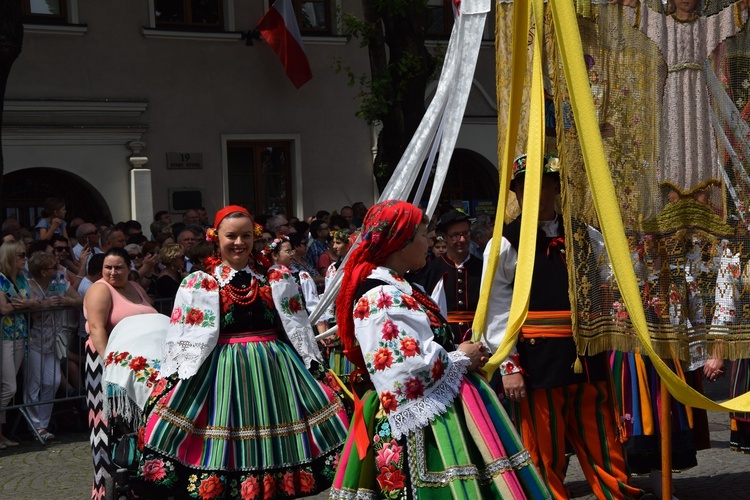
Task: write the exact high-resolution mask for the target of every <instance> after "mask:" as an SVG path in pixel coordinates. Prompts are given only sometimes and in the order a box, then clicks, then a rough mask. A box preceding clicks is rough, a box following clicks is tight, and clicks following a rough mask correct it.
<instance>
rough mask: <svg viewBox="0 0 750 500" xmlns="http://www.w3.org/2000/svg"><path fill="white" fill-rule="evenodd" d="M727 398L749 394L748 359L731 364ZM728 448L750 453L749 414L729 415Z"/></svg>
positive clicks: (749, 373) (749, 360) (749, 368)
mask: <svg viewBox="0 0 750 500" xmlns="http://www.w3.org/2000/svg"><path fill="white" fill-rule="evenodd" d="M729 382H730V386H729V397H730V398H736V397H737V396H742V395H743V394H746V393H748V392H750V359H738V360H737V361H734V362H733V363H732V376H731V379H730V381H729ZM730 419H731V420H730V424H731V431H730V433H729V446H730V447H731V448H732V450H734V451H739V452H742V453H750V413H732V414H730Z"/></svg>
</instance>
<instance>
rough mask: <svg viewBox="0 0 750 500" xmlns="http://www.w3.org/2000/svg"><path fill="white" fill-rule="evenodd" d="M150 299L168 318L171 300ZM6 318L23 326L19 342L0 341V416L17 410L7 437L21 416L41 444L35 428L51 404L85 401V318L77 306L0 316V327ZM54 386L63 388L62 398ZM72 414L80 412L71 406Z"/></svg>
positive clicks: (15, 427) (15, 340) (16, 425)
mask: <svg viewBox="0 0 750 500" xmlns="http://www.w3.org/2000/svg"><path fill="white" fill-rule="evenodd" d="M153 300H154V308H155V309H156V310H157V311H158V312H159V313H161V314H165V315H167V316H170V315H171V314H172V305H173V303H174V299H173V298H156V299H153ZM6 318H7V319H8V321H11V322H13V325H14V326H17V327H18V328H19V329H22V330H23V329H24V328H22V325H23V323H24V322H25V325H26V326H25V332H24V334H22V335H25V337H24V338H20V339H13V340H3V341H2V346H0V388H1V389H0V413H2V412H6V410H18V411H19V416H18V417H17V418H16V420H15V422H14V423H13V426H12V428H11V430H10V431H9V432H8V434H7V435H9V436H10V435H12V434H15V432H16V429H17V427H18V423H19V422H20V419H21V418H24V419H25V420H26V422H27V424H28V426H29V430H30V431H31V432H32V433H33V434H34V436H35V437H36V439H37V440H38V441H39V442H40V443H41V444H43V445H44V444H46V441H45V438H44V435H42V434H40V433H39V428H38V427H37V426H38V425H40V423H44V421H45V420H47V419H48V418H51V417H52V416H54V414H58V413H60V412H59V409H58V411H57V412H56V413H53V405H55V404H58V403H66V402H82V401H84V400H85V399H86V392H85V391H86V389H85V368H86V353H85V349H84V345H85V342H86V338H87V337H88V334H87V333H86V330H85V328H84V326H85V323H86V320H85V318H84V317H83V311H82V308H81V307H49V308H42V309H33V310H26V311H23V312H18V313H11V314H8V315H6V316H0V324H5V321H6ZM3 331H4V330H3ZM58 336H62V337H64V338H65V339H66V340H67V348H62V347H61V340H58V338H57V337H58ZM56 349H57V350H60V351H62V350H66V351H67V352H65V353H64V355H63V353H62V352H60V353H56ZM11 365H12V366H11ZM4 377H5V379H4ZM13 387H15V391H13V390H12V389H13ZM60 387H65V390H64V392H62V394H61V390H60ZM8 392H12V393H13V394H12V396H11V397H10V400H6V398H7V396H6V393H8ZM68 411H71V409H68ZM72 411H74V412H78V411H80V409H77V408H76V406H75V405H74V406H73V407H72ZM84 414H85V411H84ZM40 421H41V422H40ZM6 424H7V422H6ZM6 424H4V425H6Z"/></svg>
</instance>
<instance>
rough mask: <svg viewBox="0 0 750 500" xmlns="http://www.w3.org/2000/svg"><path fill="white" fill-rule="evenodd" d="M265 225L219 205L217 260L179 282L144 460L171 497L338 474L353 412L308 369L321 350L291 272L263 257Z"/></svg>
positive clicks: (315, 482) (284, 489) (316, 481)
mask: <svg viewBox="0 0 750 500" xmlns="http://www.w3.org/2000/svg"><path fill="white" fill-rule="evenodd" d="M258 229H259V226H256V225H255V224H254V222H253V219H252V217H251V216H250V214H249V213H248V212H247V210H245V209H244V208H242V207H238V206H228V207H225V208H224V209H222V210H221V211H219V213H218V214H217V215H216V219H215V224H214V229H209V230H208V232H207V239H210V240H211V241H213V242H214V243H215V245H216V257H215V258H213V259H211V262H209V263H208V265H207V269H208V270H209V272H208V273H205V272H202V271H198V272H195V273H193V274H191V275H189V276H188V277H187V278H185V279H184V280H183V281H182V284H181V285H180V289H179V291H178V292H177V296H176V298H175V303H174V304H175V305H174V310H173V311H172V317H171V320H170V326H169V330H168V333H167V338H166V343H165V349H164V353H165V354H164V360H163V363H162V365H161V375H162V377H166V378H163V379H161V380H159V381H158V382H157V383H156V386H155V389H154V392H153V394H152V395H151V401H150V402H149V405H148V406H147V409H146V411H147V419H146V424H145V427H144V428H143V430H142V443H143V455H142V457H141V461H140V466H139V470H138V472H139V477H140V479H141V481H139V483H141V485H142V486H143V485H144V484H145V485H147V486H150V487H154V486H160V487H163V489H164V497H165V498H166V497H167V496H174V497H176V498H183V497H189V498H205V499H207V498H277V497H284V498H289V497H297V496H306V495H311V494H314V493H316V492H319V491H321V490H324V489H326V488H328V487H329V485H330V483H331V480H332V478H333V464H334V462H335V461H336V459H337V458H338V451H339V449H340V448H341V445H342V444H343V442H344V439H345V437H346V420H347V419H346V414H345V411H344V408H343V405H342V404H341V402H340V400H339V399H338V398H337V396H335V395H334V393H333V392H332V391H331V390H330V389H328V388H327V387H325V386H323V385H322V384H321V383H319V382H318V381H317V380H316V379H315V378H314V377H313V376H312V375H311V374H310V372H309V371H308V370H312V371H315V370H316V368H319V367H320V366H319V363H318V361H317V360H316V359H315V357H316V356H315V353H318V350H317V346H316V345H315V339H314V336H313V331H312V328H311V326H310V322H309V319H308V316H307V312H306V311H305V309H304V306H303V302H302V300H301V298H300V294H299V289H298V287H297V284H296V283H295V282H294V280H293V279H292V277H291V273H290V272H289V271H288V270H287V269H286V268H284V267H280V268H277V269H274V270H272V271H270V272H269V273H268V276H265V275H264V273H263V272H262V271H259V270H258V269H257V268H256V266H255V264H254V259H253V258H252V250H253V238H254V236H255V234H258V233H256V231H257V230H258ZM317 356H318V357H319V356H320V354H319V353H318V354H317ZM144 496H147V497H148V498H154V497H155V494H154V492H153V491H149V492H148V494H146V495H144Z"/></svg>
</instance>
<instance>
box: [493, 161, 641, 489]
mask: <svg viewBox="0 0 750 500" xmlns="http://www.w3.org/2000/svg"><path fill="white" fill-rule="evenodd" d="M525 177H526V155H523V156H520V157H519V158H516V160H515V161H514V163H513V180H512V182H511V186H510V188H511V190H512V191H513V192H514V193H515V195H516V198H517V199H518V204H519V206H520V207H521V210H522V211H527V210H533V208H534V207H525V206H524V203H523V201H524V184H525ZM559 194H560V173H559V159H557V158H549V157H545V159H544V170H543V176H542V186H541V193H540V199H539V208H538V210H539V230H538V234H537V243H536V248H535V249H531V250H527V251H533V252H535V258H534V271H533V276H532V282H531V293H530V297H529V312H528V315H527V317H526V321H525V322H524V324H523V325H522V327H521V331H520V333H519V336H518V341H517V343H516V345H515V346H514V347H513V349H512V350H511V353H510V355H509V356H508V358H507V359H505V360H504V361H503V362H502V363H501V364H500V368H499V369H498V371H499V372H500V375H501V376H502V385H503V392H504V394H505V396H506V397H507V398H509V399H510V400H511V401H512V402H513V403H514V412H515V415H516V418H515V419H514V420H515V422H516V426H517V427H518V431H519V434H521V436H522V438H523V442H524V445H525V446H526V448H527V449H528V450H529V453H530V454H531V458H532V460H533V461H534V463H536V465H537V466H538V467H539V470H540V471H541V473H542V477H543V478H544V480H545V482H546V483H547V486H548V488H549V489H550V491H551V492H552V493H553V496H554V497H555V498H569V492H568V490H567V488H566V487H565V485H564V484H563V483H564V480H565V472H566V468H567V459H566V457H565V452H566V442H569V443H570V444H571V446H572V447H573V449H574V450H575V453H576V455H577V456H578V459H579V462H580V463H581V467H582V469H583V472H584V474H585V476H586V479H587V480H588V482H589V484H590V485H591V488H592V490H593V492H594V494H595V495H596V497H597V498H600V499H601V498H638V497H640V496H641V495H642V492H641V491H640V490H638V489H637V488H633V487H632V486H630V485H629V484H628V474H627V469H626V466H625V458H624V451H623V447H622V444H621V443H620V442H619V441H618V438H617V437H618V433H617V421H616V417H615V412H614V405H613V399H612V394H611V390H610V385H609V381H608V380H607V371H608V365H607V363H606V358H605V356H604V354H603V353H602V354H599V355H596V356H581V358H580V359H579V357H578V354H577V350H576V343H575V339H574V337H573V324H572V318H571V303H570V299H569V295H568V267H567V263H566V261H565V232H564V226H563V220H562V217H561V215H560V214H558V213H557V211H556V209H555V206H556V201H557V196H558V195H559ZM520 232H521V217H520V216H519V217H518V218H517V219H516V220H514V221H512V222H511V223H509V224H507V225H506V226H505V227H504V228H503V239H502V243H501V246H500V260H499V262H498V266H497V271H496V272H495V276H494V277H493V278H492V279H493V284H492V295H491V297H490V300H489V303H488V309H487V328H486V332H485V336H484V339H483V341H484V343H485V344H486V345H487V346H488V347H489V348H490V350H491V351H493V352H494V351H495V350H497V349H498V347H499V345H500V344H501V343H502V341H503V339H504V338H505V336H506V330H507V326H508V316H509V310H510V303H511V298H512V296H513V284H514V281H515V273H516V264H517V262H518V244H519V239H520ZM591 238H592V236H591V234H590V233H589V239H591ZM490 248H491V244H488V245H487V248H486V249H485V254H484V261H485V262H487V261H488V260H489V257H490V255H489V252H490ZM594 267H596V266H594ZM595 272H597V271H595Z"/></svg>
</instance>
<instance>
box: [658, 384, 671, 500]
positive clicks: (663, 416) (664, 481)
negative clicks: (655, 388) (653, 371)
mask: <svg viewBox="0 0 750 500" xmlns="http://www.w3.org/2000/svg"><path fill="white" fill-rule="evenodd" d="M659 380H660V386H661V408H660V411H659V429H660V432H661V498H667V499H669V498H672V396H671V395H670V394H669V390H668V389H667V384H666V383H665V382H664V380H662V379H661V377H660V378H659Z"/></svg>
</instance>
